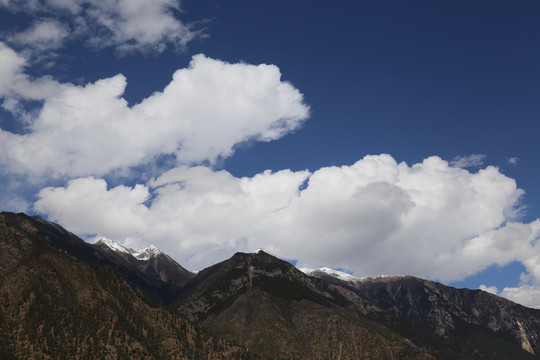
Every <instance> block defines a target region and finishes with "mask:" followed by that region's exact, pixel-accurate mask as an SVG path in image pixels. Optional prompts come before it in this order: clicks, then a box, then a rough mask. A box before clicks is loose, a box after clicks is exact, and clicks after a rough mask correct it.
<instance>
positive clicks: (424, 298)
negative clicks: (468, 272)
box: [311, 271, 540, 359]
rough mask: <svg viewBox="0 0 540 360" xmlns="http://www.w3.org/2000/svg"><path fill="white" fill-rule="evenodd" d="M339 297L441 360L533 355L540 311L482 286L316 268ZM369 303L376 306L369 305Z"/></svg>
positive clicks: (539, 331) (537, 348) (538, 348)
mask: <svg viewBox="0 0 540 360" xmlns="http://www.w3.org/2000/svg"><path fill="white" fill-rule="evenodd" d="M311 274H312V275H313V276H316V277H317V278H319V279H321V280H323V281H321V282H320V283H319V285H321V287H322V288H323V289H325V290H326V291H328V292H329V293H331V294H332V295H333V296H334V297H335V298H337V299H341V300H342V301H344V302H346V303H348V304H349V305H350V306H353V307H354V308H356V309H358V310H359V311H361V312H363V313H364V314H366V315H367V316H368V317H369V318H370V319H372V320H376V321H377V322H379V323H382V324H385V325H386V326H388V327H390V328H392V329H393V330H395V331H396V332H398V333H399V334H401V335H402V336H405V337H407V338H409V339H410V340H411V341H413V342H414V343H415V344H417V345H418V346H420V347H422V348H423V349H425V350H426V351H428V352H429V353H430V354H433V355H435V357H437V358H438V359H534V358H538V357H539V354H540V342H539V340H540V339H539V336H540V311H539V310H536V309H530V308H527V307H524V306H521V305H518V304H516V303H513V302H511V301H509V300H507V299H504V298H501V297H499V296H496V295H493V294H490V293H487V292H485V291H482V290H469V289H456V288H453V287H448V286H444V285H442V284H439V283H436V282H432V281H427V280H422V279H418V278H415V277H412V276H385V277H377V278H367V279H347V280H344V279H343V278H340V277H337V276H332V275H329V274H328V272H324V271H313V272H311ZM366 302H368V303H371V304H372V305H374V306H375V307H371V308H369V307H366Z"/></svg>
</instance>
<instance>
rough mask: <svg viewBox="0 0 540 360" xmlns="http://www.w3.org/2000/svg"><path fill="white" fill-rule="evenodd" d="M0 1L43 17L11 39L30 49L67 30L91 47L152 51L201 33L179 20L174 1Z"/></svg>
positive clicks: (52, 44) (55, 42) (46, 46)
mask: <svg viewBox="0 0 540 360" xmlns="http://www.w3.org/2000/svg"><path fill="white" fill-rule="evenodd" d="M0 6H4V7H7V8H8V9H10V10H12V11H15V12H20V13H26V14H28V15H30V16H32V17H38V16H39V18H41V19H44V20H42V21H40V22H37V23H35V24H33V25H31V27H30V28H28V29H25V30H23V31H22V32H21V33H18V34H15V35H14V36H12V37H11V39H10V40H11V41H12V42H13V43H16V44H25V45H27V46H28V47H29V48H31V49H32V50H34V51H41V52H42V51H44V50H50V49H51V48H58V47H59V46H60V45H61V43H62V42H63V41H64V40H65V39H66V38H67V37H68V35H69V38H70V39H84V40H86V41H87V42H88V43H89V44H90V45H91V46H92V47H95V48H103V47H114V48H116V49H117V50H119V51H120V52H133V51H139V52H149V51H152V52H154V53H155V52H161V51H163V50H164V49H165V48H166V47H167V46H168V45H173V46H174V47H176V48H179V49H180V48H183V47H185V46H186V44H187V43H188V42H190V41H192V40H193V39H195V38H197V37H200V36H203V33H202V31H201V30H194V29H192V28H191V27H190V26H189V25H186V24H185V23H183V22H182V21H180V20H179V18H178V17H179V14H180V11H181V9H180V2H179V1H178V0H111V1H105V0H70V1H66V0H45V1H38V0H26V1H4V2H0ZM58 21H62V22H63V25H59V23H58ZM68 29H69V32H68V31H67V30H68Z"/></svg>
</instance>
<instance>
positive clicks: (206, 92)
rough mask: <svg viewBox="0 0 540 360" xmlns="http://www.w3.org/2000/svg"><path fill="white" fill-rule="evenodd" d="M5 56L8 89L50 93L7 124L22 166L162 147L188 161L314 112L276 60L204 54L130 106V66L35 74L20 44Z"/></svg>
mask: <svg viewBox="0 0 540 360" xmlns="http://www.w3.org/2000/svg"><path fill="white" fill-rule="evenodd" d="M0 57H2V58H5V59H7V66H6V68H5V69H6V70H1V72H0V77H1V78H2V79H6V82H5V84H8V85H7V86H6V88H5V89H4V92H8V91H11V92H12V93H15V94H18V96H20V97H25V98H28V97H31V96H34V97H35V98H39V96H41V97H42V98H43V107H42V109H41V111H40V112H39V115H38V116H37V117H36V118H35V119H33V121H32V122H31V124H30V125H29V126H28V132H27V133H25V134H13V133H10V132H7V131H2V130H0V139H1V141H0V164H2V166H3V167H4V169H5V170H9V171H11V172H14V173H19V174H23V175H27V174H30V175H34V177H36V176H38V175H43V174H47V176H52V177H55V178H60V177H64V176H69V177H77V176H88V175H94V176H96V175H97V176H103V175H105V174H107V173H109V172H111V171H113V170H117V169H126V168H129V167H131V166H136V165H140V164H144V163H147V162H148V161H150V160H152V159H154V158H155V157H157V156H160V155H175V156H176V158H177V160H178V163H181V164H188V163H197V162H203V161H210V162H215V161H216V160H218V159H219V158H223V157H227V156H230V155H231V154H232V153H233V152H234V146H235V145H236V144H238V143H241V142H245V141H250V140H257V141H270V140H274V139H278V138H280V137H281V136H283V135H285V134H287V133H290V132H292V131H294V130H295V129H297V128H298V127H299V126H300V125H301V123H302V121H303V120H304V119H306V118H307V117H308V115H309V109H308V107H307V106H306V105H305V104H304V103H303V98H302V94H301V93H300V92H299V91H298V90H297V89H296V88H294V87H293V86H292V85H291V84H289V83H287V82H283V81H281V74H280V71H279V69H278V68H277V67H276V66H273V65H258V66H254V65H248V64H243V63H241V64H229V63H225V62H222V61H219V60H214V59H210V58H207V57H205V56H204V55H197V56H194V57H193V59H192V61H191V63H190V65H189V68H186V69H181V70H178V71H176V72H175V73H174V75H173V79H172V81H171V82H170V83H169V85H167V87H166V88H165V89H164V90H163V91H161V92H156V93H154V94H153V95H151V96H150V97H148V98H146V99H144V100H143V101H142V102H141V103H139V104H136V105H134V106H132V107H130V106H128V104H127V102H126V101H125V100H124V99H123V98H122V94H123V93H124V90H125V87H126V85H127V79H126V78H125V77H124V76H123V75H116V76H113V77H110V78H106V79H101V80H99V81H96V82H94V83H90V84H87V85H85V86H76V85H73V84H69V83H68V84H58V83H56V82H54V81H53V80H51V79H48V78H42V79H38V80H30V79H28V77H27V76H25V75H24V74H23V73H22V70H21V69H22V67H23V65H24V59H22V58H20V57H18V56H17V54H16V53H15V52H14V51H13V50H11V49H9V48H7V47H5V46H4V47H3V48H2V47H0ZM52 89H55V90H56V91H54V93H53V92H52V91H51V90H52ZM0 91H2V89H0ZM0 95H1V93H0Z"/></svg>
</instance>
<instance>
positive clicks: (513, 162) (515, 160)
mask: <svg viewBox="0 0 540 360" xmlns="http://www.w3.org/2000/svg"><path fill="white" fill-rule="evenodd" d="M507 161H508V163H509V164H510V165H514V166H516V165H517V163H518V161H519V158H517V157H509V158H508V159H507Z"/></svg>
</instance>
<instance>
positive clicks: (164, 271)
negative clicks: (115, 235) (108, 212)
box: [89, 238, 195, 304]
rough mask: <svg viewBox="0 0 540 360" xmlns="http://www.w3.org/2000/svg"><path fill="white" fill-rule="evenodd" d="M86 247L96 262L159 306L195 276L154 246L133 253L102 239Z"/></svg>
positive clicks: (176, 293)
mask: <svg viewBox="0 0 540 360" xmlns="http://www.w3.org/2000/svg"><path fill="white" fill-rule="evenodd" d="M89 245H90V246H92V247H93V248H94V250H95V255H96V257H97V258H99V259H100V260H101V261H102V262H103V263H106V264H107V265H108V266H110V267H112V268H113V269H115V270H117V271H118V272H120V273H121V274H122V275H124V276H125V277H127V278H129V279H131V282H132V283H133V284H135V286H136V287H137V289H138V291H140V292H141V294H143V295H144V296H145V297H146V298H147V299H149V300H152V301H154V302H156V303H159V304H168V303H169V302H170V301H172V300H173V299H174V298H175V297H176V296H177V295H178V293H179V292H180V289H181V288H182V287H183V286H184V285H185V284H186V283H187V282H188V281H189V280H190V279H191V278H192V277H193V276H195V274H194V273H192V272H191V271H188V270H186V269H184V268H183V267H182V266H181V265H180V264H178V263H177V262H176V261H174V260H173V259H172V258H171V257H170V256H168V255H167V254H165V253H163V252H162V251H161V250H159V249H158V248H156V247H155V246H150V247H147V248H144V249H140V250H133V249H130V248H126V247H124V246H122V245H119V244H117V243H115V242H114V241H112V240H109V239H105V238H102V239H99V240H98V241H96V242H94V243H93V244H89Z"/></svg>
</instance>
